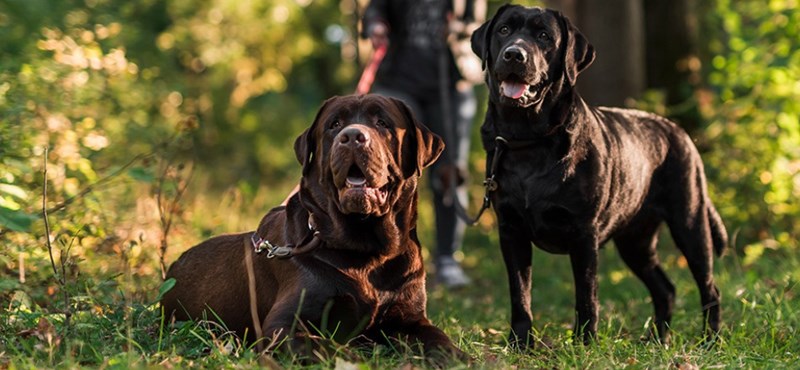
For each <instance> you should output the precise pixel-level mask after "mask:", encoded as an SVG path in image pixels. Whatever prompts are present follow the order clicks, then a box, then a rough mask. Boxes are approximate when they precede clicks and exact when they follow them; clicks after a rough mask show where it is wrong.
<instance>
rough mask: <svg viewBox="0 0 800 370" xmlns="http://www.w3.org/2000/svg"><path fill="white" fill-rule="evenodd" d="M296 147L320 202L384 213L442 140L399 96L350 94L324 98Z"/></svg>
mask: <svg viewBox="0 0 800 370" xmlns="http://www.w3.org/2000/svg"><path fill="white" fill-rule="evenodd" d="M294 148H295V154H296V155H297V159H298V161H300V163H301V164H302V165H303V178H304V183H305V184H307V185H306V187H309V188H311V189H307V190H308V191H309V194H310V195H311V196H312V197H313V198H314V202H315V203H316V204H317V206H318V207H321V208H324V209H326V211H328V212H330V211H333V210H331V209H329V208H335V209H336V211H338V212H339V213H342V214H345V215H349V214H357V215H363V216H383V215H386V214H387V213H389V212H390V211H391V210H392V209H393V208H394V207H395V206H396V204H395V203H397V201H398V199H405V198H408V197H403V196H402V195H403V194H402V193H403V192H407V191H408V187H407V186H405V183H406V182H408V181H409V180H410V179H413V184H414V186H416V178H417V177H418V176H419V174H420V171H421V170H422V169H423V168H424V167H427V166H429V165H430V164H432V163H433V162H434V161H435V160H436V159H437V158H438V157H439V154H441V152H442V150H443V149H444V142H443V141H442V139H441V138H439V137H438V136H437V135H435V134H434V133H432V132H431V131H430V130H428V128H426V127H425V126H424V125H422V124H421V123H420V122H418V121H417V120H416V119H415V118H414V116H413V114H412V113H411V110H410V109H409V108H408V106H406V105H405V104H404V103H403V102H401V101H399V100H396V99H392V98H386V97H382V96H379V95H366V96H354V95H353V96H342V97H334V98H331V99H329V100H327V101H326V102H325V103H324V104H323V106H322V108H320V110H319V112H318V113H317V117H316V119H315V120H314V123H313V124H312V125H311V127H309V128H308V129H307V130H306V131H305V132H304V133H303V134H302V135H300V137H298V138H297V140H296V141H295V145H294ZM412 191H416V188H415V187H414V189H413V190H412ZM406 195H408V194H406ZM324 203H328V204H324Z"/></svg>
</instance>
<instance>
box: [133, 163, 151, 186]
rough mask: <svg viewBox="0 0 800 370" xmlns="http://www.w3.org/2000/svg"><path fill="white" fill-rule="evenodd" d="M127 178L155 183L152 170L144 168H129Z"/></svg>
mask: <svg viewBox="0 0 800 370" xmlns="http://www.w3.org/2000/svg"><path fill="white" fill-rule="evenodd" d="M128 176H130V177H132V178H133V179H135V180H137V181H141V182H147V183H151V182H153V181H155V176H154V175H153V172H152V170H150V169H149V168H145V167H134V168H131V169H130V170H128Z"/></svg>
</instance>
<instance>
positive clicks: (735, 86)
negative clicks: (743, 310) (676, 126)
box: [698, 0, 800, 250]
mask: <svg viewBox="0 0 800 370" xmlns="http://www.w3.org/2000/svg"><path fill="white" fill-rule="evenodd" d="M707 18H708V20H707V21H708V23H709V26H708V28H709V29H712V30H715V31H713V33H712V34H711V35H710V36H707V37H708V44H709V46H708V47H709V55H710V67H709V68H708V84H709V86H710V87H711V90H710V91H705V92H701V93H700V94H699V99H698V100H699V101H700V103H701V112H702V113H703V114H704V116H705V118H706V119H707V122H708V125H707V128H706V138H707V140H708V141H709V143H710V144H711V145H713V150H712V151H710V152H709V153H707V154H706V155H705V158H704V159H705V160H706V171H707V172H708V173H709V174H710V176H709V182H710V187H711V193H712V195H713V196H714V198H715V200H716V203H717V204H718V205H719V208H720V211H721V212H722V214H723V218H724V219H725V220H726V222H727V224H728V227H729V231H736V232H737V233H738V236H739V239H740V241H741V243H739V245H742V244H744V245H748V246H752V245H754V244H759V245H761V247H762V248H763V247H764V246H766V247H769V248H791V249H793V250H796V248H797V246H798V241H797V240H798V237H799V236H800V224H798V223H797V219H798V217H800V202H798V201H797V199H798V198H799V197H800V122H799V121H798V117H800V83H798V81H800V12H798V11H797V3H796V2H795V1H789V0H787V1H783V0H772V1H768V2H764V1H729V0H717V1H716V2H715V5H714V8H713V11H712V12H710V13H709V14H708V16H707Z"/></svg>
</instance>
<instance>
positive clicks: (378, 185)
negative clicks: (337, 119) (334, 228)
mask: <svg viewBox="0 0 800 370" xmlns="http://www.w3.org/2000/svg"><path fill="white" fill-rule="evenodd" d="M378 136H379V135H377V132H375V131H374V130H373V129H371V128H369V127H367V126H365V125H360V124H353V125H349V126H347V127H346V128H344V129H343V130H342V131H340V132H339V133H338V134H337V135H336V137H335V138H334V139H333V146H332V148H331V158H330V159H331V160H330V166H331V174H332V176H333V183H334V185H335V186H336V190H337V191H338V195H339V206H340V209H341V211H342V212H343V213H360V214H376V213H382V210H385V209H386V206H385V205H386V201H387V199H388V196H389V187H390V186H389V185H390V181H389V171H388V168H387V166H386V164H387V163H389V162H388V159H389V153H390V152H389V150H388V148H387V147H386V145H385V143H384V142H383V140H380V138H379V137H378ZM374 138H376V139H374Z"/></svg>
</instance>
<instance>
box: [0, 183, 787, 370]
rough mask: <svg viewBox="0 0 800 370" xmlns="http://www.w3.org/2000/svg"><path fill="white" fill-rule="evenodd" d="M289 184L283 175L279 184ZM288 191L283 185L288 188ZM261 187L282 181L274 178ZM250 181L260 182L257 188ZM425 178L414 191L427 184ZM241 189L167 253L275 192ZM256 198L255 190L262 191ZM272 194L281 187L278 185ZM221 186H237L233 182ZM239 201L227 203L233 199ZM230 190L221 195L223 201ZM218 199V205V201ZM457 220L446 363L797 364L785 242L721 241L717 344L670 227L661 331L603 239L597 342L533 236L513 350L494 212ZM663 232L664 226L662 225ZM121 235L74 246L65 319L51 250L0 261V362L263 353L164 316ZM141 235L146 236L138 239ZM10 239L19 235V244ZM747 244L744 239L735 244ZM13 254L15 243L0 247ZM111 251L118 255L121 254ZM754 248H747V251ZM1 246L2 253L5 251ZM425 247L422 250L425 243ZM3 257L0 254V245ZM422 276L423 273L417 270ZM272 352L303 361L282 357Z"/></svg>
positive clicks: (146, 256) (205, 203)
mask: <svg viewBox="0 0 800 370" xmlns="http://www.w3.org/2000/svg"><path fill="white" fill-rule="evenodd" d="M291 186H293V184H287V185H286V186H285V187H286V189H290V188H291ZM287 191H288V190H287ZM269 193H270V194H272V193H276V194H278V193H280V194H285V192H280V191H275V190H274V189H273V191H271V192H269ZM259 194H261V193H259ZM427 196H428V194H427V191H423V199H424V198H425V197H427ZM255 198H257V200H255V201H250V202H241V201H236V202H234V201H232V200H230V199H227V196H226V197H223V199H222V200H219V204H221V205H223V206H224V207H222V206H221V207H222V208H225V209H231V210H232V211H231V213H237V212H236V211H235V210H236V209H240V212H239V213H238V214H237V215H236V216H235V217H223V215H221V214H220V215H215V216H213V217H208V216H204V214H200V213H198V212H189V213H187V216H186V218H185V221H184V224H185V226H183V228H179V229H178V231H176V236H175V237H174V238H173V240H172V244H173V245H174V248H172V249H173V250H171V251H170V253H169V257H168V262H171V261H174V260H175V259H176V258H177V256H178V255H179V253H180V252H181V251H182V250H183V249H186V248H187V247H188V246H189V245H192V244H193V243H196V242H197V241H198V240H200V239H202V238H205V237H207V236H208V235H212V234H218V233H222V232H230V231H235V230H243V229H247V228H248V225H254V224H256V223H257V222H258V219H259V218H260V216H261V212H260V211H259V209H265V208H266V206H262V204H276V203H277V202H279V201H280V199H282V196H281V197H277V196H274V197H273V198H275V199H272V198H269V197H268V196H265V195H263V194H262V195H256V196H255ZM261 198H264V199H261ZM279 198H280V199H279ZM232 199H238V198H237V197H236V196H233V197H232ZM215 202H217V201H216V200H212V199H205V198H197V199H195V200H194V201H193V203H192V201H187V203H188V204H189V209H192V210H197V209H208V208H214V207H215V204H216V203H215ZM237 202H239V203H237ZM229 203H230V204H229ZM420 206H421V207H420V218H419V220H420V221H419V222H420V224H419V229H420V238H421V240H422V243H423V245H425V246H430V245H432V240H433V225H432V220H433V215H432V212H431V209H430V207H429V206H428V203H427V202H425V201H423V202H421V203H420ZM217 208H219V207H217ZM482 221H483V222H484V223H482V224H481V225H480V226H478V227H475V228H470V229H469V230H468V232H467V237H466V241H465V248H464V251H463V263H464V265H465V266H466V268H467V271H468V273H469V274H470V276H471V277H472V278H473V280H474V282H473V284H472V285H470V286H469V287H467V288H465V289H462V290H458V291H448V290H446V289H443V288H441V287H436V286H433V285H431V284H429V286H428V292H429V294H428V314H429V317H430V318H431V320H432V321H433V322H434V323H435V324H437V325H439V326H440V327H441V328H443V329H444V330H445V331H446V332H447V333H448V335H450V336H451V338H452V339H453V340H454V341H455V342H456V343H457V344H458V346H459V347H461V348H462V349H463V350H465V351H466V352H467V353H468V354H469V355H470V356H472V357H473V358H474V359H475V360H474V362H473V363H472V364H469V365H465V364H454V365H453V366H454V367H455V368H466V367H470V368H487V369H495V368H506V369H531V368H559V369H561V368H589V369H609V368H633V369H640V368H679V369H694V368H701V369H706V368H737V369H738V368H752V369H764V368H798V367H800V359H799V357H800V340H797V339H796V337H797V335H798V334H799V333H798V331H800V317H798V315H800V300H798V297H797V294H798V290H800V287H798V282H800V258H798V256H797V255H795V254H793V253H792V248H790V247H786V248H780V247H773V248H762V249H759V253H763V254H761V255H757V254H756V255H748V257H747V258H742V257H740V254H745V255H747V253H742V252H740V254H737V253H733V250H729V251H728V253H727V254H726V255H725V256H724V257H722V258H721V259H717V260H716V265H715V270H716V274H715V276H716V277H717V281H718V285H719V287H720V289H721V291H722V299H723V301H722V304H723V306H722V309H723V311H722V313H723V329H722V333H721V338H720V340H719V341H718V343H717V345H716V346H714V347H712V348H710V349H708V348H703V347H702V346H701V345H700V344H699V336H700V333H701V327H702V321H701V313H700V303H699V294H698V292H697V288H696V286H695V284H694V281H693V280H692V278H691V275H690V273H689V271H688V269H687V268H686V267H685V263H684V262H683V260H682V259H681V258H680V254H679V253H678V252H677V251H676V249H675V248H674V247H672V246H671V244H672V243H671V240H669V238H668V237H664V238H663V240H662V241H661V246H660V255H661V259H662V261H663V264H664V267H665V270H666V272H667V275H669V276H670V278H671V279H672V281H673V283H674V284H675V287H676V290H677V299H676V307H675V312H674V316H673V322H672V334H673V337H672V339H673V340H672V343H671V345H670V346H668V347H665V346H661V345H656V344H646V343H641V342H640V341H639V337H640V336H641V335H642V334H644V333H645V332H646V331H647V325H648V324H649V322H650V320H651V317H652V314H653V308H652V304H651V303H650V298H649V295H648V293H647V290H646V289H645V287H644V285H643V284H642V283H641V282H639V281H638V279H636V277H634V276H633V275H632V274H631V273H630V272H629V271H628V270H627V268H626V267H625V266H624V265H623V263H622V261H621V260H620V258H619V256H618V255H617V253H616V251H615V249H614V247H613V245H609V246H607V247H606V248H604V249H603V250H602V251H601V259H600V274H599V282H600V286H599V298H600V303H601V307H600V324H599V333H598V337H599V338H598V340H597V341H596V343H594V344H591V345H588V346H584V345H580V344H573V343H572V337H571V324H572V321H573V319H574V316H573V312H574V311H573V301H574V298H573V297H574V292H573V283H572V273H571V271H570V265H569V258H567V257H565V256H556V255H550V254H547V253H545V252H542V251H540V250H538V249H535V250H534V257H533V292H532V296H533V313H534V329H535V330H536V332H537V335H538V337H539V338H543V340H544V341H545V342H547V343H548V344H549V346H544V345H541V344H540V345H538V346H536V348H534V349H533V350H531V351H528V352H524V353H521V352H517V351H514V350H512V349H510V348H509V347H508V346H507V345H506V336H507V334H508V327H509V324H508V319H509V298H508V287H507V282H506V272H505V267H504V265H503V262H502V257H501V254H500V250H499V246H498V236H497V232H496V230H495V229H494V227H493V225H492V216H485V217H484V219H483V220H482ZM662 234H668V233H666V232H662ZM147 243H148V242H147V240H145V241H144V242H143V243H142V244H140V245H134V244H130V245H128V244H126V245H128V247H126V248H127V249H124V251H123V253H118V252H113V251H105V250H102V249H101V248H95V249H88V250H82V251H76V252H74V253H75V254H76V255H78V256H79V257H80V258H81V259H80V260H75V261H74V263H75V265H76V266H77V269H76V270H80V273H74V274H71V275H70V276H69V278H70V279H69V280H70V284H69V287H68V288H69V289H68V290H69V292H70V295H71V300H70V302H71V305H72V311H73V312H74V314H73V316H72V317H71V319H70V325H69V331H66V326H65V325H64V319H65V317H64V314H62V313H59V312H61V309H62V308H63V304H62V301H63V298H62V297H61V294H60V291H59V288H58V287H57V285H56V284H55V283H54V282H53V279H52V271H51V270H50V265H49V259H46V258H45V257H44V256H45V255H46V252H45V254H42V252H41V250H40V249H37V248H38V247H33V246H31V247H30V248H28V249H25V250H26V251H27V253H28V259H29V261H28V281H27V282H26V283H24V284H23V283H19V282H18V281H17V279H16V276H15V273H13V271H14V270H12V269H9V268H7V267H6V268H5V270H0V271H6V272H7V273H6V274H5V275H0V290H2V291H0V305H2V308H0V369H6V368H12V369H33V368H36V369H40V368H113V369H126V368H145V367H146V368H150V367H156V368H160V367H164V368H194V367H200V368H257V367H259V366H263V365H265V362H264V361H265V360H264V359H259V358H258V357H257V356H256V354H255V351H253V350H252V344H242V343H241V342H240V341H239V340H238V339H237V338H235V337H233V336H231V335H228V334H225V333H224V330H220V329H219V328H218V327H216V326H214V325H211V324H208V323H194V322H189V323H181V324H178V325H177V326H171V325H169V323H164V322H163V321H162V317H161V314H160V312H159V309H158V305H156V304H153V303H154V302H156V301H157V298H156V297H157V295H158V292H159V285H160V275H159V273H158V267H157V263H156V262H155V260H154V259H153V254H154V253H153V246H152V245H149V244H147ZM150 243H152V241H151V242H150ZM20 248H22V247H20ZM739 249H740V250H745V251H747V248H741V247H740V248H739ZM6 256H11V257H13V258H14V259H16V256H15V255H13V254H11V253H7V254H6ZM120 257H122V258H120ZM755 257H757V258H755ZM7 258H8V257H7ZM426 258H427V255H426ZM6 261H8V259H6ZM429 280H430V279H429ZM276 361H277V364H278V365H279V366H282V367H285V368H296V367H301V366H303V365H302V364H301V363H299V362H297V361H294V360H293V359H291V358H278V359H276ZM409 366H418V367H423V368H425V367H428V365H427V363H426V362H425V361H424V360H423V359H421V358H419V357H418V356H417V355H415V354H414V352H413V351H409V350H408V349H407V348H403V347H402V346H401V347H396V348H388V347H378V348H366V349H364V348H349V347H344V348H337V349H335V352H334V353H333V354H332V355H331V356H330V358H329V359H328V360H326V361H323V362H322V363H320V364H317V365H314V366H312V367H315V368H338V369H365V368H374V369H385V368H404V369H410V368H411V367H409Z"/></svg>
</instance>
